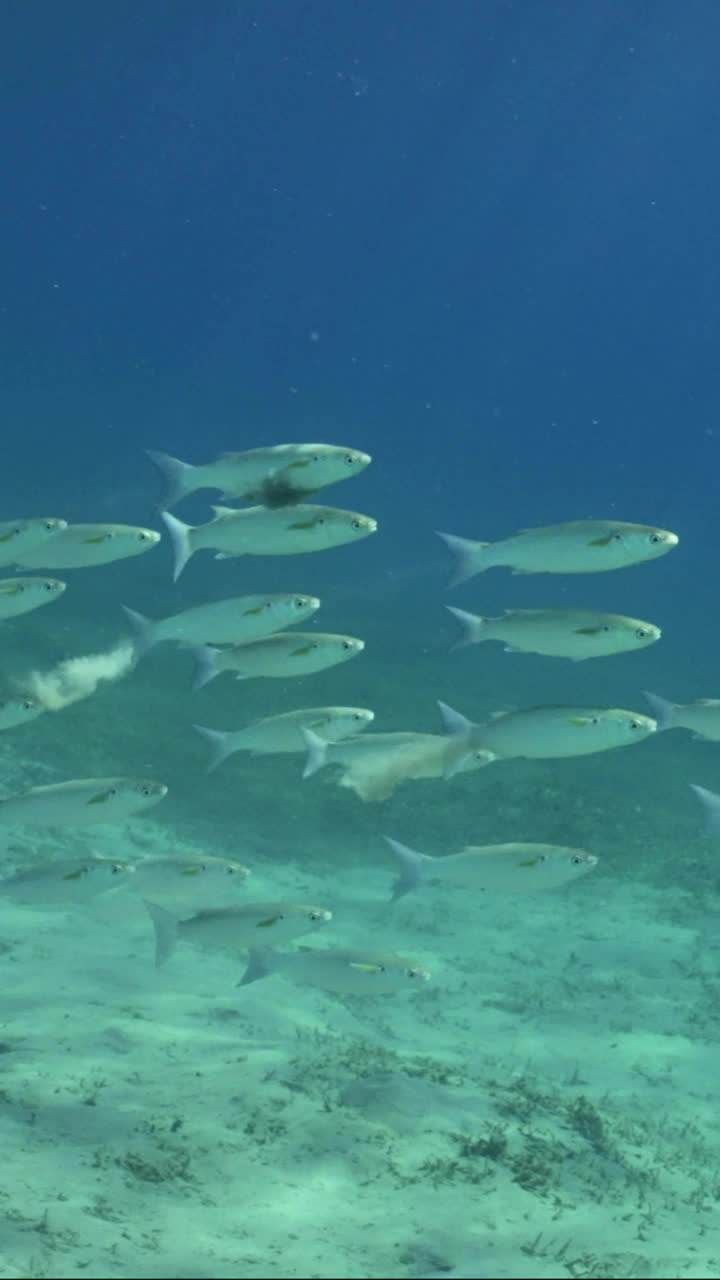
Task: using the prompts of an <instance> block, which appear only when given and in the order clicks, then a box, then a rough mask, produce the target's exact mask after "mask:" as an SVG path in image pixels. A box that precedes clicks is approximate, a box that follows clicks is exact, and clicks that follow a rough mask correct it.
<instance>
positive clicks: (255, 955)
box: [238, 947, 430, 996]
mask: <svg viewBox="0 0 720 1280" xmlns="http://www.w3.org/2000/svg"><path fill="white" fill-rule="evenodd" d="M273 973H279V974H281V975H282V977H284V978H289V979H290V981H291V982H297V983H301V984H306V985H308V986H311V987H320V988H321V989H322V990H323V991H333V992H335V993H336V994H337V995H354V996H382V995H389V994H392V993H393V992H396V991H413V990H417V989H418V988H421V987H422V986H423V984H424V983H426V982H427V981H429V978H430V973H429V972H428V970H427V969H424V968H423V967H422V965H419V964H416V963H415V961H414V960H408V959H406V958H404V957H402V956H395V955H382V954H378V952H376V951H361V950H354V949H336V948H334V947H332V948H328V949H326V950H322V951H320V950H315V949H313V948H310V947H298V949H297V950H296V951H286V952H278V951H273V950H271V949H270V948H265V949H259V948H258V949H255V950H253V951H251V953H250V959H249V962H248V967H247V969H246V971H245V973H244V975H243V977H242V979H241V981H240V982H239V984H238V985H239V986H241V987H244V986H247V985H248V984H249V983H251V982H257V981H258V979H260V978H267V977H269V976H270V974H273Z"/></svg>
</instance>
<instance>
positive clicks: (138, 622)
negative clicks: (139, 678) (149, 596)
mask: <svg viewBox="0 0 720 1280" xmlns="http://www.w3.org/2000/svg"><path fill="white" fill-rule="evenodd" d="M120 608H121V609H122V611H123V613H124V614H125V617H126V618H127V620H128V622H129V623H130V629H131V631H132V633H133V646H134V648H135V654H136V656H137V657H138V658H141V657H142V655H143V654H144V653H147V651H148V649H152V647H153V645H154V644H155V639H154V636H153V627H154V625H155V624H154V623H153V621H152V618H146V617H145V614H144V613H138V612H137V610H136V609H129V608H128V606H127V605H126V604H121V605H120Z"/></svg>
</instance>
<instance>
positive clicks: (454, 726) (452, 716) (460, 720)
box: [438, 701, 477, 734]
mask: <svg viewBox="0 0 720 1280" xmlns="http://www.w3.org/2000/svg"><path fill="white" fill-rule="evenodd" d="M438 707H439V708H440V715H441V716H442V718H443V724H444V726H445V732H446V733H451V734H460V733H470V731H471V730H472V729H476V728H477V725H476V724H473V722H472V720H468V718H467V716H464V715H463V714H462V712H461V711H455V710H454V708H453V707H449V706H448V704H447V702H440V701H438Z"/></svg>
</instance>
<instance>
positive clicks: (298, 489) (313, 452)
mask: <svg viewBox="0 0 720 1280" xmlns="http://www.w3.org/2000/svg"><path fill="white" fill-rule="evenodd" d="M146 452H147V455H148V457H149V458H150V459H151V461H152V462H154V463H155V465H156V467H158V468H159V470H160V471H161V472H162V475H163V476H164V478H165V482H166V489H165V494H164V496H163V500H162V505H163V507H164V508H165V509H167V508H168V507H173V506H174V505H175V503H176V502H179V501H180V499H181V498H184V497H185V496H186V495H187V494H189V493H196V492H197V491H198V490H199V489H219V490H220V491H221V493H222V497H223V498H242V499H244V500H245V501H251V502H261V503H262V504H263V505H264V506H266V507H279V506H287V505H288V504H292V503H296V502H299V501H301V500H302V499H303V498H304V497H307V496H308V495H310V494H313V493H317V492H318V490H320V489H324V488H325V487H326V486H327V485H331V484H336V483H337V482H338V480H345V479H346V478H347V477H349V476H354V475H357V474H358V473H359V472H360V471H362V470H363V469H364V468H365V467H367V466H368V464H369V463H370V462H371V461H372V459H371V457H370V454H369V453H363V451H362V450H361V449H349V448H346V447H345V446H344V445H335V444H275V445H270V446H267V447H265V448H260V449H246V450H244V451H243V452H240V453H221V454H220V455H219V457H217V458H216V459H215V461H214V462H205V463H201V464H200V465H196V466H193V465H192V464H191V463H189V462H181V460H180V459H179V458H173V457H171V456H170V454H167V453H160V452H159V451H158V450H156V449H147V450H146Z"/></svg>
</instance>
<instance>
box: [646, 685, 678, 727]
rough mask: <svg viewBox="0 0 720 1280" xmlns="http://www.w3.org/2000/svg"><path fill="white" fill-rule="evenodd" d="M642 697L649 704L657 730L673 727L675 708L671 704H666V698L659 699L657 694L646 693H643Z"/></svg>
mask: <svg viewBox="0 0 720 1280" xmlns="http://www.w3.org/2000/svg"><path fill="white" fill-rule="evenodd" d="M643 697H644V698H646V699H647V701H648V703H649V704H650V710H651V711H652V713H653V715H654V717H655V719H656V720H657V727H658V729H672V728H673V727H674V725H675V707H674V705H673V703H672V702H668V700H667V698H661V697H659V696H658V694H657V693H648V692H647V690H644V691H643Z"/></svg>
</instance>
